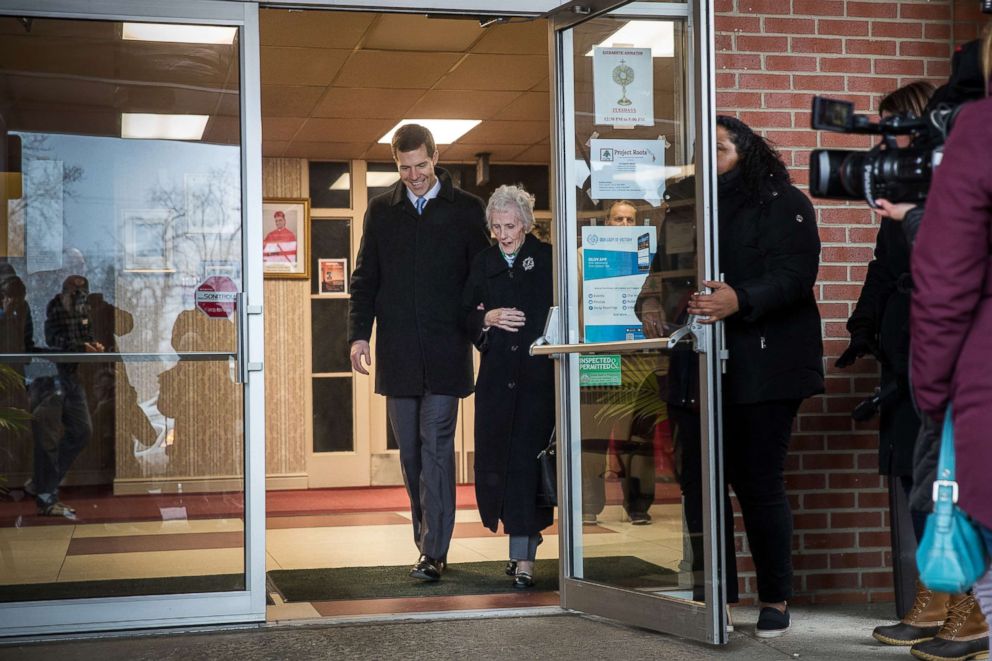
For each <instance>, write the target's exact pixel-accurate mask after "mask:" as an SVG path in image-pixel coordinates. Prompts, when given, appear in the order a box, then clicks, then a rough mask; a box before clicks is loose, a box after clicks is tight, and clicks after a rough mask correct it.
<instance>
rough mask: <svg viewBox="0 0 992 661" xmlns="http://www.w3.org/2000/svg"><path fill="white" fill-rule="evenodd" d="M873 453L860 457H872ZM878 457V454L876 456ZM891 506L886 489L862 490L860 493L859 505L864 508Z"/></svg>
mask: <svg viewBox="0 0 992 661" xmlns="http://www.w3.org/2000/svg"><path fill="white" fill-rule="evenodd" d="M870 456H872V455H871V454H868V455H861V456H860V457H858V458H859V459H861V458H863V457H870ZM876 458H877V456H876ZM888 506H889V494H888V493H886V492H884V491H871V492H865V491H862V492H860V493H858V507H860V508H864V509H870V508H887V507H888Z"/></svg>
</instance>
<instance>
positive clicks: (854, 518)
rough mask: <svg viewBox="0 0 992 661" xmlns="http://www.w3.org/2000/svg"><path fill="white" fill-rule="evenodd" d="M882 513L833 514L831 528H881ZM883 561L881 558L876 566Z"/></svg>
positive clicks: (831, 514)
mask: <svg viewBox="0 0 992 661" xmlns="http://www.w3.org/2000/svg"><path fill="white" fill-rule="evenodd" d="M882 525H883V524H882V513H881V512H831V513H830V528H831V529H832V530H836V529H837V528H881V527H882ZM881 561H882V559H881V557H879V559H878V561H877V563H876V564H880V563H881Z"/></svg>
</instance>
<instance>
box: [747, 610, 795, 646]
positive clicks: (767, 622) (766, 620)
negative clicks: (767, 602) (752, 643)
mask: <svg viewBox="0 0 992 661" xmlns="http://www.w3.org/2000/svg"><path fill="white" fill-rule="evenodd" d="M791 620H792V618H791V617H789V609H788V608H786V609H785V612H784V613H783V612H782V611H780V610H779V609H777V608H772V607H771V606H765V607H764V608H762V609H761V612H760V613H759V614H758V625H757V626H756V627H755V628H754V635H755V636H757V637H758V638H775V637H777V636H781V635H782V634H784V633H785V632H786V631H788V630H789V625H790V624H792V622H791Z"/></svg>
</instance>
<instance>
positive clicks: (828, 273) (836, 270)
mask: <svg viewBox="0 0 992 661" xmlns="http://www.w3.org/2000/svg"><path fill="white" fill-rule="evenodd" d="M817 280H820V281H824V282H847V267H846V266H829V265H828V266H821V267H820V272H819V274H818V275H817ZM827 330H828V331H829V326H828V328H827ZM844 332H845V333H846V332H847V331H846V330H845V331H844Z"/></svg>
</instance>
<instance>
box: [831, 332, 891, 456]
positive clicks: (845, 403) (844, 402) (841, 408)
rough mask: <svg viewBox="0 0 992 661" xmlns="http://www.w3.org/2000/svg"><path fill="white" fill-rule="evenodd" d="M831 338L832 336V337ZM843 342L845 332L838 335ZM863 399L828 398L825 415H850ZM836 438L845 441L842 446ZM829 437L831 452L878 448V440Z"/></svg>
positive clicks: (854, 437)
mask: <svg viewBox="0 0 992 661" xmlns="http://www.w3.org/2000/svg"><path fill="white" fill-rule="evenodd" d="M832 337H833V336H832ZM837 337H841V338H842V339H844V340H847V339H848V335H847V331H845V332H844V335H840V336H837ZM863 399H864V398H863V397H830V398H828V399H827V413H847V414H850V413H851V411H852V410H854V407H855V406H857V405H858V404H860V403H861V401H862V400H863ZM837 438H842V439H846V441H845V442H844V443H843V446H842V445H840V444H839V443H837ZM837 438H835V437H834V436H831V437H830V449H831V450H869V449H871V448H872V446H873V445H874V446H875V447H878V439H875V438H870V437H867V436H866V437H861V436H841V437H837Z"/></svg>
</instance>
